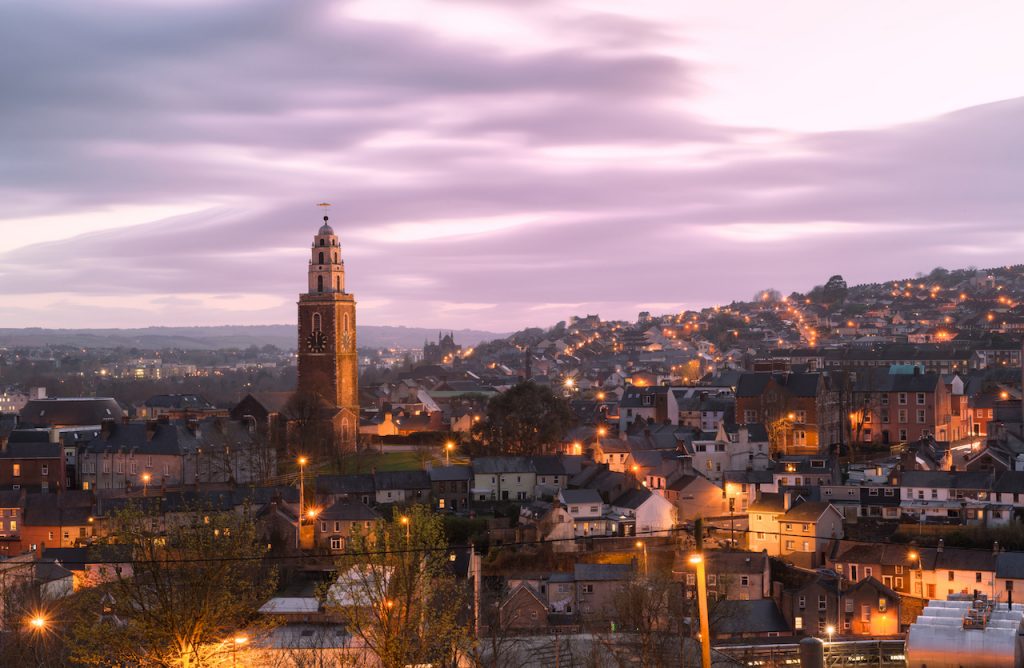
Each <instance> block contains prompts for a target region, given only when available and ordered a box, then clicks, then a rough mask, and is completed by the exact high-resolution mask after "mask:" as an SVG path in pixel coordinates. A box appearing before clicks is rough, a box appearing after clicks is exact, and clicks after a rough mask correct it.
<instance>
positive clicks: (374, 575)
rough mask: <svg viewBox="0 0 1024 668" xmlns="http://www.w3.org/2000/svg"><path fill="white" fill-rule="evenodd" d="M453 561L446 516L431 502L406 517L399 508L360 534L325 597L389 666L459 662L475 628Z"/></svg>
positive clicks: (352, 541)
mask: <svg viewBox="0 0 1024 668" xmlns="http://www.w3.org/2000/svg"><path fill="white" fill-rule="evenodd" d="M402 517H404V518H405V519H404V520H402V519H401V518H402ZM449 563H450V561H449V550H448V541H447V539H446V537H445V533H444V523H443V519H442V517H441V516H440V515H438V514H436V513H433V512H431V511H430V509H429V508H427V507H426V506H412V507H410V508H408V509H407V510H406V511H405V515H403V516H401V517H400V515H399V511H398V509H396V510H395V512H394V516H393V518H392V521H391V522H379V523H377V525H376V526H375V527H374V528H373V529H371V530H368V531H364V532H357V533H355V534H353V535H352V537H351V538H350V539H349V541H348V545H347V550H346V553H345V554H344V555H343V556H342V557H341V558H339V559H338V562H337V567H338V573H339V576H338V580H337V582H335V583H333V584H332V585H330V586H329V587H328V588H327V590H326V592H325V603H326V605H327V607H328V608H329V609H330V610H331V612H333V613H335V614H337V615H338V617H339V618H340V619H341V620H342V621H343V622H344V624H345V627H346V628H347V629H348V631H349V632H350V633H352V634H353V635H355V636H356V637H358V638H360V639H361V640H362V641H363V643H365V646H366V648H367V649H368V650H369V651H370V652H372V653H373V654H374V655H375V657H376V658H377V659H378V660H379V661H380V664H381V666H382V668H404V667H405V666H409V665H435V666H450V665H454V663H455V660H456V657H457V655H458V654H460V653H461V651H463V650H465V649H466V648H467V647H468V646H469V638H470V634H469V629H468V628H467V626H466V621H467V620H465V618H464V617H465V616H464V615H463V611H464V610H465V609H466V604H467V603H468V601H467V597H466V593H465V591H464V589H463V588H462V587H461V586H460V585H459V584H458V583H457V581H456V580H455V577H454V575H453V574H452V573H451V572H450V570H449ZM352 658H353V659H354V660H355V661H356V662H357V663H359V661H361V660H363V659H364V658H365V657H352Z"/></svg>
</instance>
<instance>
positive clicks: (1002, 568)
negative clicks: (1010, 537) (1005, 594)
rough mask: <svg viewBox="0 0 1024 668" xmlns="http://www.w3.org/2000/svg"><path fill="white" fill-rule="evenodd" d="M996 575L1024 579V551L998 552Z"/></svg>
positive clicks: (1007, 578)
mask: <svg viewBox="0 0 1024 668" xmlns="http://www.w3.org/2000/svg"><path fill="white" fill-rule="evenodd" d="M996 577H997V578H1000V579H1006V580H1024V552H1000V553H999V554H997V555H996Z"/></svg>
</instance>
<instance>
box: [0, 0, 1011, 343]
mask: <svg viewBox="0 0 1024 668" xmlns="http://www.w3.org/2000/svg"><path fill="white" fill-rule="evenodd" d="M1022 24H1024V5H1021V4H1020V3H1019V2H1016V1H1006V2H995V1H984V0H982V1H980V2H971V3H965V2H962V0H901V2H896V3H894V2H883V1H882V0H874V1H870V0H869V1H866V2H848V1H845V0H844V1H842V2H838V1H837V2H833V1H828V0H800V1H796V0H790V1H786V0H780V1H778V2H758V1H755V0H747V1H745V2H739V1H734V0H716V1H715V2H706V1H703V2H690V1H682V0H675V1H668V0H662V1H655V0H630V2H621V1H619V0H615V1H613V0H509V1H507V2H503V1H500V0H476V1H463V0H440V1H439V0H335V1H326V0H303V1H302V2H284V1H281V0H277V1H272V0H223V1H215V0H94V1H93V2H88V3H83V2H80V1H79V0H51V1H48V2H37V1H35V0H9V1H8V2H4V3H3V6H2V7H0V43H3V44H4V45H5V48H4V53H5V55H4V58H3V59H0V81H2V82H3V86H2V89H0V91H2V92H0V119H2V123H0V174H2V178H0V200H2V202H3V205H2V206H0V326H9V327H19V326H44V327H136V326H146V325H214V324H267V323H287V322H291V321H293V320H294V302H295V299H296V295H297V293H298V292H299V291H300V290H302V289H304V286H305V283H306V279H305V263H306V259H307V257H308V253H307V247H308V244H309V242H310V239H311V235H312V234H313V233H314V232H315V230H316V228H317V227H318V225H319V215H320V211H319V210H318V209H317V208H316V207H315V206H314V205H315V204H316V203H317V202H320V201H329V202H332V203H333V204H334V206H333V209H332V213H331V216H332V224H333V225H334V227H335V230H336V231H337V232H338V234H339V235H340V237H341V240H342V245H343V249H344V255H345V259H346V267H347V270H348V286H349V288H350V289H351V290H352V291H353V292H354V293H355V294H356V297H357V299H358V300H359V302H360V319H361V322H363V323H365V324H396V325H398V324H405V325H414V326H428V327H450V328H459V327H478V328H490V329H492V330H512V329H517V328H520V327H524V326H530V325H548V324H551V323H554V322H556V321H558V320H561V319H565V318H566V317H568V316H569V315H572V314H574V313H600V314H601V315H602V316H604V317H606V318H616V317H624V318H633V317H635V315H636V313H637V312H638V311H640V310H652V311H655V312H667V311H673V310H678V309H680V308H684V307H700V306H705V305H710V304H714V303H718V302H722V301H730V300H732V299H746V298H749V297H750V296H751V295H753V294H754V293H755V292H756V291H757V290H759V289H762V288H766V287H775V288H777V289H779V290H782V291H783V292H786V293H788V292H790V291H792V290H805V289H808V288H810V287H812V286H813V285H815V284H820V283H823V282H824V281H825V280H826V279H827V278H828V276H829V275H831V274H833V273H842V274H843V275H844V276H845V277H846V278H847V280H848V281H849V282H850V283H855V282H862V281H872V280H882V279H886V278H893V277H903V276H910V275H913V274H914V273H915V272H918V271H925V272H927V271H929V270H930V269H932V268H933V267H935V266H937V265H942V266H946V267H951V268H952V267H962V266H969V265H977V266H981V267H984V266H992V265H998V264H1006V263H1010V262H1014V263H1016V262H1020V261H1022V256H1024V254H1022V251H1024V226H1022V224H1021V221H1022V218H1024V188H1022V187H1021V184H1022V183H1024V98H1022V97H1021V96H1024V77H1022V76H1021V70H1020V67H1021V62H1024V41H1022V40H1021V39H1020V37H1019V27H1020V26H1021V25H1022Z"/></svg>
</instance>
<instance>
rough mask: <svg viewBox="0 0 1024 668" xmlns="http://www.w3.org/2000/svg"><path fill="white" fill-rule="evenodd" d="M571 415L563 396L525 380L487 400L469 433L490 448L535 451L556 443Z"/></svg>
mask: <svg viewBox="0 0 1024 668" xmlns="http://www.w3.org/2000/svg"><path fill="white" fill-rule="evenodd" d="M572 419H573V415H572V411H571V410H570V409H569V404H568V402H567V401H566V400H565V399H563V398H561V397H558V396H556V395H555V394H554V392H552V391H551V388H549V387H546V386H544V385H538V384H536V383H533V382H530V381H526V382H523V383H519V384H518V385H515V386H514V387H512V388H511V389H509V390H508V391H507V392H505V393H503V394H500V395H498V396H496V397H493V398H492V399H491V400H490V401H489V402H488V403H487V413H486V415H485V416H484V419H483V420H481V421H480V422H478V423H477V424H475V425H473V436H474V437H475V438H476V439H478V440H479V441H480V442H482V445H483V447H484V449H485V450H487V451H490V452H495V453H499V452H500V453H506V454H514V455H535V454H538V453H541V452H544V451H546V450H547V449H548V447H549V446H551V445H554V444H557V443H558V442H559V441H560V440H561V439H562V437H563V436H565V433H566V432H567V431H568V430H569V427H571V426H572Z"/></svg>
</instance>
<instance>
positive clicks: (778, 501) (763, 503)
mask: <svg viewBox="0 0 1024 668" xmlns="http://www.w3.org/2000/svg"><path fill="white" fill-rule="evenodd" d="M758 511H761V512H763V513H783V512H785V511H786V499H785V497H784V495H783V494H782V493H781V492H780V493H778V494H773V493H771V492H765V493H764V494H762V495H761V497H760V498H759V499H757V500H756V501H754V502H753V503H752V504H750V508H749V509H748V513H755V512H758Z"/></svg>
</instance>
